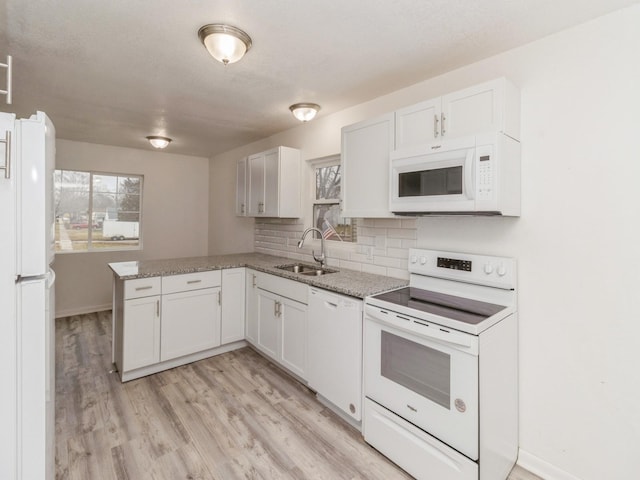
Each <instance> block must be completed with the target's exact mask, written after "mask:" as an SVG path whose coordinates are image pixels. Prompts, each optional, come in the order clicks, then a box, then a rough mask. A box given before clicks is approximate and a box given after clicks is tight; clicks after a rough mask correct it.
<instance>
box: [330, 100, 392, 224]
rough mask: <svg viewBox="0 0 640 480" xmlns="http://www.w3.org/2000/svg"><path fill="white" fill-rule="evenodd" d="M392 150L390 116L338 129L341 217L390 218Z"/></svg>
mask: <svg viewBox="0 0 640 480" xmlns="http://www.w3.org/2000/svg"><path fill="white" fill-rule="evenodd" d="M393 149H394V115H393V113H389V114H386V115H382V116H380V117H377V118H374V119H373V120H366V121H364V122H359V123H356V124H354V125H349V126H347V127H343V128H342V216H344V217H358V218H367V217H390V216H393V214H392V213H391V212H390V211H389V154H390V153H391V151H392V150H393Z"/></svg>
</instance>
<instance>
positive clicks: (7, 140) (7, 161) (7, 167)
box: [0, 130, 11, 178]
mask: <svg viewBox="0 0 640 480" xmlns="http://www.w3.org/2000/svg"><path fill="white" fill-rule="evenodd" d="M0 143H4V144H5V148H4V167H0V170H4V178H11V130H7V131H6V133H5V135H4V140H0Z"/></svg>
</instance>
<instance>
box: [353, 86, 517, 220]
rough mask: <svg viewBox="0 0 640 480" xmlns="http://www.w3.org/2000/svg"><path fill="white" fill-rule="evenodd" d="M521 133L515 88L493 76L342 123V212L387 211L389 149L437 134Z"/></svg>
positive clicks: (375, 213)
mask: <svg viewBox="0 0 640 480" xmlns="http://www.w3.org/2000/svg"><path fill="white" fill-rule="evenodd" d="M495 132H503V133H505V134H507V135H508V136H510V137H512V138H514V139H516V140H518V139H519V138H520V93H519V91H518V89H517V88H516V87H515V86H514V85H513V84H512V83H511V82H509V81H508V80H507V79H506V78H498V79H496V80H492V81H489V82H485V83H482V84H479V85H475V86H473V87H469V88H465V89H463V90H460V91H457V92H453V93H450V94H447V95H444V96H442V97H437V98H434V99H431V100H426V101H423V102H420V103H417V104H415V105H411V106H408V107H406V108H402V109H399V110H397V111H395V112H391V113H388V114H386V115H382V116H379V117H377V118H374V119H370V120H365V121H363V122H359V123H356V124H353V125H349V126H346V127H343V128H342V215H343V216H345V217H360V218H375V217H391V216H393V214H392V213H391V212H390V211H389V154H390V152H391V151H393V150H400V149H403V148H407V147H416V146H420V145H425V144H429V143H433V142H437V141H439V140H440V139H451V138H459V137H466V136H471V135H476V134H481V133H495Z"/></svg>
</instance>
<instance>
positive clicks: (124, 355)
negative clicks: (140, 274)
mask: <svg viewBox="0 0 640 480" xmlns="http://www.w3.org/2000/svg"><path fill="white" fill-rule="evenodd" d="M118 286H119V288H116V295H117V296H120V295H122V297H121V298H122V304H121V305H122V306H121V307H119V308H118V311H119V314H117V315H116V323H115V331H114V334H115V336H116V338H117V339H119V340H120V341H119V342H118V345H117V348H115V349H114V350H115V358H114V361H115V363H116V365H117V367H118V368H119V369H120V371H121V372H126V371H130V370H135V369H136V368H141V367H145V366H147V365H152V364H154V363H157V362H159V361H160V298H161V297H160V291H161V290H160V277H150V278H138V279H134V280H127V281H125V282H124V284H122V282H121V283H120V285H117V286H116V287H118Z"/></svg>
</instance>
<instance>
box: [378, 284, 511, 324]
mask: <svg viewBox="0 0 640 480" xmlns="http://www.w3.org/2000/svg"><path fill="white" fill-rule="evenodd" d="M373 298H375V299H378V300H382V301H385V302H389V303H393V304H394V305H400V306H403V307H407V308H412V309H414V310H417V312H416V316H419V312H425V313H430V314H433V315H439V316H441V317H445V318H450V319H452V320H458V321H460V322H464V323H469V324H471V325H477V324H478V323H480V322H482V321H483V320H486V319H487V318H489V317H492V316H493V315H495V314H496V313H498V312H500V311H502V310H504V309H505V308H507V307H505V306H503V305H496V304H493V303H487V302H481V301H478V300H472V299H470V298H464V297H457V296H455V295H447V294H444V293H438V292H432V291H429V290H423V289H421V288H415V287H405V288H400V289H398V290H393V291H391V292H386V293H381V294H378V295H374V296H373Z"/></svg>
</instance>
